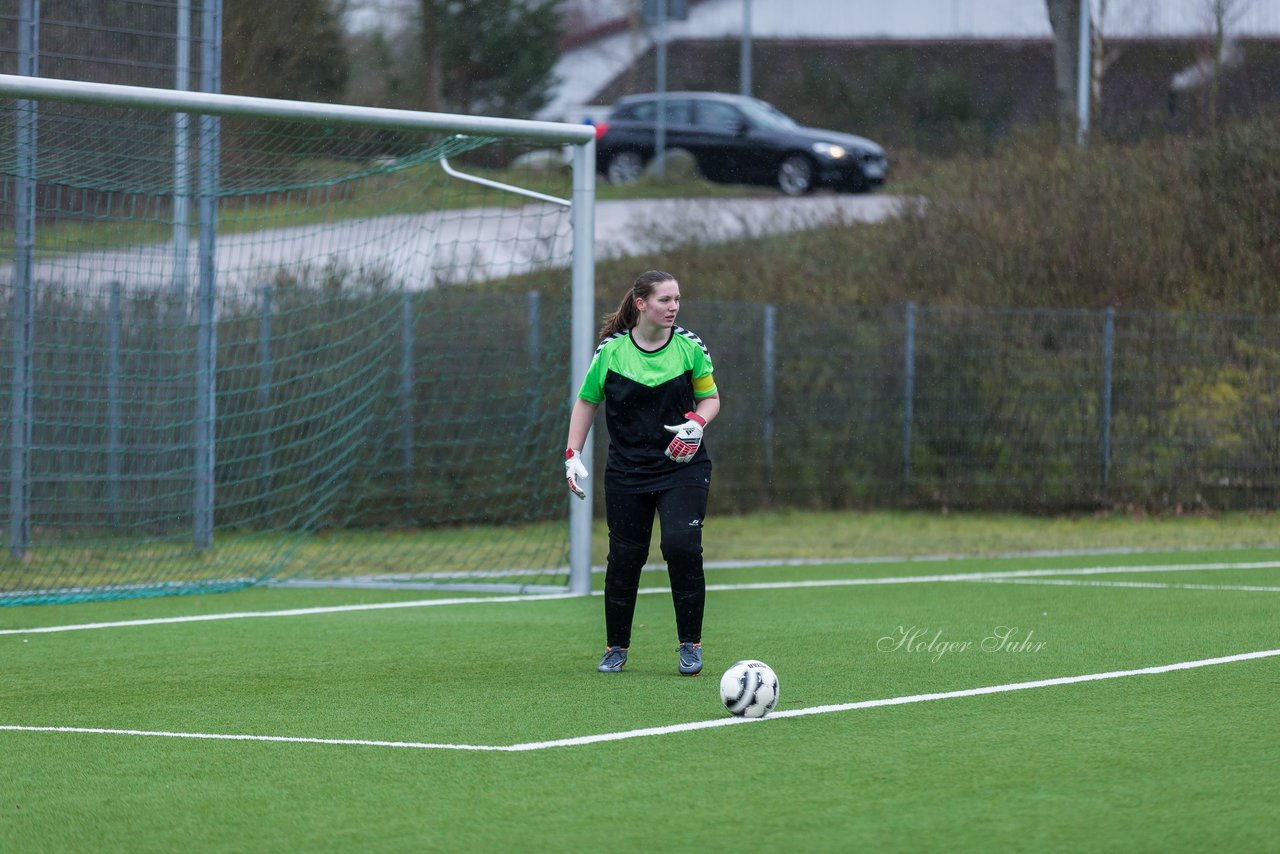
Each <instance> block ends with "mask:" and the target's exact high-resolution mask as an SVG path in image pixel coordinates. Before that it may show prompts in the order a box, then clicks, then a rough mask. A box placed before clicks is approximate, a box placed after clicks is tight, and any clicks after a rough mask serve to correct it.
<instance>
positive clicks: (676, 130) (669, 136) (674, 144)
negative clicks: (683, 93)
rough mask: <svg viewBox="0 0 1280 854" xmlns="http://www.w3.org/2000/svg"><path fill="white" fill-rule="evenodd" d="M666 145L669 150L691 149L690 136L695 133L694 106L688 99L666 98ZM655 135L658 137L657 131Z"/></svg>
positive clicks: (664, 111)
mask: <svg viewBox="0 0 1280 854" xmlns="http://www.w3.org/2000/svg"><path fill="white" fill-rule="evenodd" d="M663 115H664V116H665V117H666V128H665V129H664V133H665V134H666V145H667V148H668V149H672V148H684V149H688V148H689V142H690V135H691V134H692V133H693V118H692V104H691V102H690V100H689V99H688V98H672V97H668V98H666V109H665V110H663ZM654 133H655V135H656V133H657V129H656V128H655V130H654Z"/></svg>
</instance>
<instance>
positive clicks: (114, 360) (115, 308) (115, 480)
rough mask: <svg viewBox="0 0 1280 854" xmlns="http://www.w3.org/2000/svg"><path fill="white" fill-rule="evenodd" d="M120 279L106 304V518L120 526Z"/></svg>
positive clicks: (112, 284) (112, 289) (121, 321)
mask: <svg viewBox="0 0 1280 854" xmlns="http://www.w3.org/2000/svg"><path fill="white" fill-rule="evenodd" d="M120 303H121V300H120V282H118V281H113V282H112V283H111V291H110V296H109V297H108V304H107V521H108V524H109V525H110V526H111V527H112V528H118V527H120V447H121V433H122V430H121V423H120V422H121V418H122V416H121V406H120V335H121V327H122V326H123V325H124V324H123V318H122V317H121V314H122V309H121V305H120Z"/></svg>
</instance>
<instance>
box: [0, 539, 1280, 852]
mask: <svg viewBox="0 0 1280 854" xmlns="http://www.w3.org/2000/svg"><path fill="white" fill-rule="evenodd" d="M665 581H666V578H665V574H663V573H661V572H654V573H647V574H646V577H645V584H646V587H645V595H642V596H641V597H640V603H639V606H638V609H637V615H636V631H635V636H634V638H633V642H632V647H631V657H630V661H629V663H628V666H627V670H626V672H624V673H622V674H619V675H602V674H598V673H596V672H595V664H596V661H597V660H598V658H599V655H600V652H601V651H602V639H601V631H602V629H601V623H602V620H601V602H600V599H599V597H597V596H593V597H590V598H546V597H543V598H540V599H528V598H524V597H506V596H500V597H491V598H486V597H479V596H474V595H471V594H451V593H436V594H424V593H423V592H421V591H417V592H415V591H361V590H284V589H255V590H248V591H244V592H240V593H231V594H222V595H218V596H188V597H171V598H164V599H153V600H137V601H126V602H108V603H87V604H76V605H59V606H32V607H23V608H4V609H0V851H5V852H9V851H13V852H45V851H48V852H55V851H57V852H62V851H175V850H189V851H301V850H305V851H423V850H442V851H456V850H467V849H470V850H473V851H488V850H507V849H511V848H523V849H530V850H555V851H575V850H644V851H669V850H682V851H741V850H758V849H762V848H774V849H778V850H798V851H804V850H818V851H821V850H841V851H852V850H908V849H913V850H921V849H923V850H948V851H990V850H1028V851H1044V850H1090V851H1105V850H1125V851H1134V850H1159V851H1177V850H1187V851H1203V850H1234V851H1262V850H1275V846H1276V845H1277V840H1280V810H1278V809H1277V808H1276V805H1277V804H1278V803H1280V699H1278V698H1280V619H1277V617H1278V616H1280V550H1277V549H1224V550H1218V551H1190V552H1141V553H1132V554H1103V555H1099V554H1093V555H1075V556H1071V555H1055V556H1012V557H1001V558H972V559H950V560H917V561H909V560H900V559H899V560H889V561H882V562H875V561H867V562H853V563H838V562H836V563H817V564H802V565H775V566H752V567H746V568H736V569H716V570H712V571H709V572H708V583H709V585H710V591H709V594H708V609H707V620H706V626H705V632H704V642H705V643H704V657H705V660H706V671H705V673H704V675H703V676H701V677H699V678H694V679H688V678H680V677H679V676H677V675H676V673H675V665H676V653H675V645H676V642H675V637H674V628H673V622H674V621H673V617H672V610H671V602H670V599H669V597H668V596H667V594H666V592H665V587H664V586H663V585H665ZM390 604H394V605H397V607H368V606H380V605H390ZM350 606H355V607H350ZM285 611H291V612H292V613H274V614H273V612H285ZM237 615H238V616H237ZM222 617H228V618H222ZM168 618H180V619H178V620H169V619H168ZM188 618H196V619H188ZM120 622H130V623H131V624H129V625H112V624H113V623H120ZM54 628H58V629H60V630H57V631H49V630H47V629H54ZM739 658H760V659H763V660H765V661H767V662H768V663H769V664H771V665H772V666H773V667H774V668H775V670H776V671H777V672H778V674H779V678H780V681H781V700H780V703H779V705H778V708H777V710H776V711H775V712H774V713H773V714H772V715H770V716H769V717H768V718H766V719H764V720H762V721H757V722H746V723H734V722H731V719H730V718H729V717H728V716H727V714H726V713H725V712H724V711H723V709H722V708H721V707H720V704H719V699H718V693H717V688H718V684H717V683H718V676H719V673H720V672H721V671H722V670H723V669H724V668H725V667H727V666H728V665H729V664H731V663H732V662H733V661H735V660H736V659H739ZM1072 677H1079V678H1072ZM977 689H982V690H977ZM874 701H883V702H874ZM229 736H234V737H235V738H229ZM242 736H243V737H246V738H240V737H242Z"/></svg>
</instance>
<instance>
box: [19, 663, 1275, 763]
mask: <svg viewBox="0 0 1280 854" xmlns="http://www.w3.org/2000/svg"><path fill="white" fill-rule="evenodd" d="M1276 656H1280V649H1266V650H1259V651H1257V652H1245V653H1239V654H1237V655H1224V656H1218V657H1216V658H1201V659H1197V660H1194V661H1180V662H1177V663H1175V664H1160V665H1155V666H1152V667H1140V668H1135V669H1132V670H1111V671H1107V672H1105V673H1086V674H1082V675H1079V676H1060V677H1056V678H1052V679H1036V680H1032V681H1029V682H1011V683H1008V684H1004V685H988V686H985V687H981V688H967V689H964V690H959V691H939V692H935V693H930V694H912V695H909V696H905V697H888V698H885V699H879V700H860V701H857V702H853V703H837V704H833V705H825V706H810V707H808V708H804V709H788V710H784V711H780V712H774V713H772V714H770V715H768V716H766V717H764V718H755V719H748V718H716V719H714V720H704V721H690V722H688V723H681V724H670V725H667V726H656V727H645V728H642V729H632V730H624V731H621V732H606V733H598V734H595V735H583V736H577V737H574V738H558V739H551V740H548V741H530V742H523V743H520V744H448V743H438V742H427V741H383V740H372V739H358V738H308V737H303V736H286V735H247V734H236V733H202V732H167V731H162V730H140V729H111V728H106V727H71V726H22V725H16V724H0V731H4V732H30V733H62V734H82V735H121V736H135V737H150V738H176V739H194V740H205V741H257V742H277V743H288V744H315V745H327V746H337V747H383V748H399V749H408V750H461V751H472V752H490V753H527V752H530V751H535V750H550V749H553V748H559V747H582V746H585V745H590V744H601V743H604V742H611V741H627V740H629V739H636V738H647V737H650V736H661V735H676V734H678V733H683V732H693V731H695V730H703V729H714V728H717V727H725V726H737V725H746V724H765V723H769V722H770V721H777V720H781V719H784V718H799V717H807V716H809V715H827V714H834V713H836V712H849V711H855V710H859V709H876V708H883V707H887V706H905V705H910V704H912V703H927V702H931V701H934V700H955V699H961V698H964V697H982V696H988V695H991V694H1007V693H1011V692H1014V691H1028V690H1032V689H1035V688H1052V687H1056V686H1059V685H1078V684H1081V683H1085V682H1101V681H1104V680H1109V679H1124V678H1128V677H1132V676H1157V675H1161V674H1166V673H1176V672H1179V671H1184V670H1196V669H1199V668H1204V667H1214V666H1217V665H1222V664H1235V663H1238V662H1242V661H1254V660H1258V659H1264V658H1273V657H1276Z"/></svg>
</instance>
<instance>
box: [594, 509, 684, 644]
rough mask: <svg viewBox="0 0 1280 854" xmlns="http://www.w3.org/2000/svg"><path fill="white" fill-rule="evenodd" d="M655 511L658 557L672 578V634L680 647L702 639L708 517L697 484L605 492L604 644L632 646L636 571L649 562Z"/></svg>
mask: <svg viewBox="0 0 1280 854" xmlns="http://www.w3.org/2000/svg"><path fill="white" fill-rule="evenodd" d="M655 511H656V512H657V515H658V521H659V523H660V525H661V530H662V557H663V558H664V559H665V560H666V562H667V573H668V575H669V576H670V579H671V600H672V602H673V604H674V605H675V609H676V634H677V635H678V636H679V639H680V642H681V643H698V642H700V641H701V640H702V611H703V606H704V603H705V602H706V597H707V583H706V579H705V578H704V577H703V574H702V520H703V518H704V517H705V516H706V513H707V490H706V489H705V488H703V487H700V486H680V487H675V488H673V489H668V490H664V491H662V492H645V493H640V494H627V493H622V494H619V493H615V492H610V491H608V490H606V491H605V512H606V515H607V517H608V522H609V566H608V570H607V571H606V574H605V577H604V624H605V639H606V642H607V643H608V645H609V646H623V647H625V646H630V645H631V620H632V617H633V616H634V615H635V610H636V590H637V588H638V587H639V586H640V570H641V568H642V567H643V566H644V564H645V561H646V560H648V558H649V541H650V538H651V537H652V536H653V516H654V512H655Z"/></svg>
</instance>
